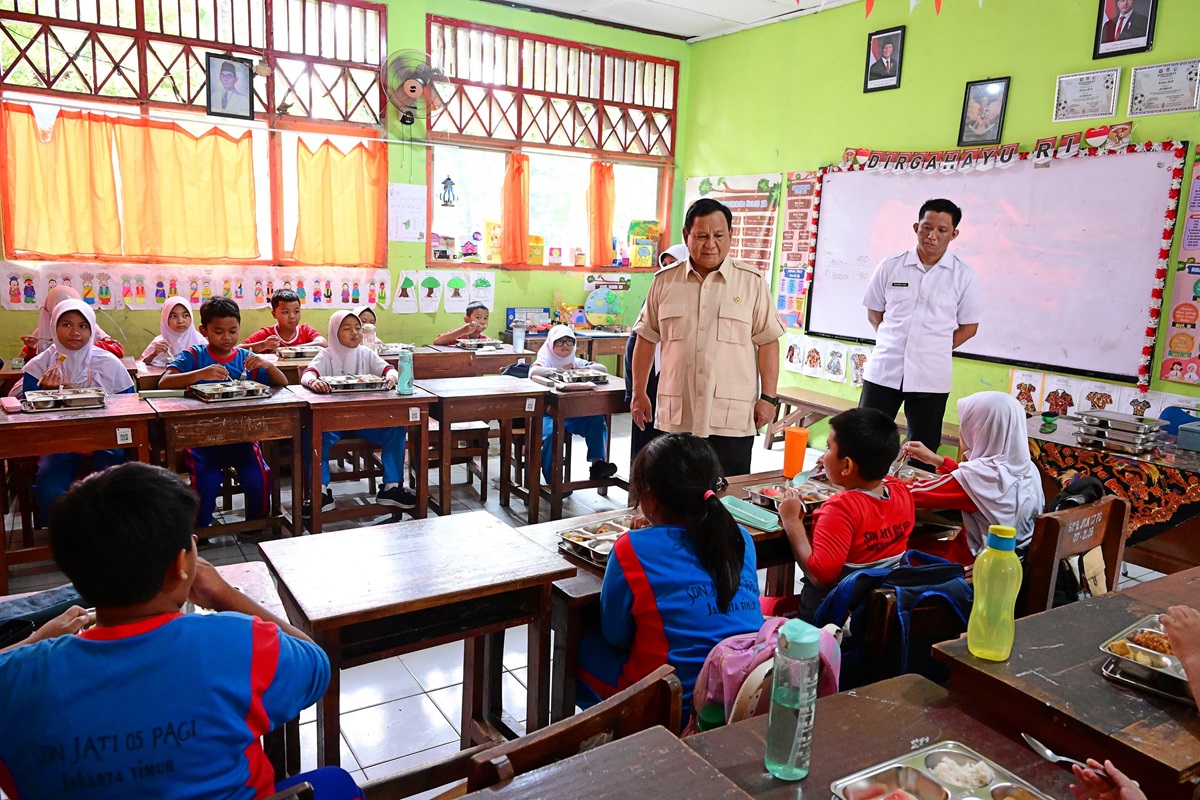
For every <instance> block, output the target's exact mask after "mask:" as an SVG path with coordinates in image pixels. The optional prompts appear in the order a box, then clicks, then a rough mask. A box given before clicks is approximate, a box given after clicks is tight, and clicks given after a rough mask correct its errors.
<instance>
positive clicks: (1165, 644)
mask: <svg viewBox="0 0 1200 800" xmlns="http://www.w3.org/2000/svg"><path fill="white" fill-rule="evenodd" d="M1129 641H1131V642H1133V643H1134V644H1136V645H1137V646H1138V647H1144V648H1146V649H1147V650H1153V651H1154V652H1156V653H1162V654H1164V655H1168V656H1173V655H1175V651H1174V650H1172V649H1171V641H1170V640H1169V639H1168V638H1167V635H1166V634H1165V633H1159V632H1158V631H1150V630H1140V631H1138V632H1137V633H1135V634H1133V635H1132V636H1130V637H1129Z"/></svg>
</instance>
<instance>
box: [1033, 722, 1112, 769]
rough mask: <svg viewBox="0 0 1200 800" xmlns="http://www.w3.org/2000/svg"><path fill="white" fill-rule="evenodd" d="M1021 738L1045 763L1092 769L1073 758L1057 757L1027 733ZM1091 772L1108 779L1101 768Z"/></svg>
mask: <svg viewBox="0 0 1200 800" xmlns="http://www.w3.org/2000/svg"><path fill="white" fill-rule="evenodd" d="M1021 738H1022V739H1024V740H1025V743H1026V744H1027V745H1029V747H1030V749H1032V750H1033V752H1035V753H1037V754H1038V755H1039V756H1041V757H1042V758H1044V759H1046V760H1047V761H1050V762H1063V763H1066V764H1077V765H1079V766H1080V767H1081V768H1083V769H1092V768H1091V767H1089V766H1088V765H1087V764H1085V763H1084V762H1082V761H1078V760H1076V759H1074V758H1069V757H1068V756H1060V755H1058V754H1057V753H1055V752H1054V751H1053V750H1051V749H1050V748H1049V747H1046V745H1044V744H1042V743H1041V742H1039V741H1038V740H1037V739H1035V738H1033V737H1032V736H1030V735H1029V734H1028V733H1022V734H1021ZM1093 771H1094V772H1098V773H1099V774H1101V775H1103V776H1104V777H1106V778H1107V777H1108V773H1107V772H1105V771H1104V768H1103V767H1101V768H1100V769H1096V770H1093ZM1110 780H1111V779H1110Z"/></svg>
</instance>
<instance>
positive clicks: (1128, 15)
mask: <svg viewBox="0 0 1200 800" xmlns="http://www.w3.org/2000/svg"><path fill="white" fill-rule="evenodd" d="M1097 2H1098V3H1099V7H1098V8H1097V10H1096V46H1095V47H1094V48H1093V49H1092V58H1110V57H1112V56H1121V55H1125V54H1126V53H1144V52H1146V51H1147V50H1149V49H1150V47H1151V46H1152V45H1153V44H1154V20H1155V17H1156V16H1157V15H1158V0H1097Z"/></svg>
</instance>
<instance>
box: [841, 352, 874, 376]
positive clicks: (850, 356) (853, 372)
mask: <svg viewBox="0 0 1200 800" xmlns="http://www.w3.org/2000/svg"><path fill="white" fill-rule="evenodd" d="M846 359H847V361H848V365H847V366H846V371H847V372H848V373H849V374H850V385H851V386H862V385H863V373H865V372H866V371H867V362H868V361H870V360H871V348H870V347H849V348H847V349H846Z"/></svg>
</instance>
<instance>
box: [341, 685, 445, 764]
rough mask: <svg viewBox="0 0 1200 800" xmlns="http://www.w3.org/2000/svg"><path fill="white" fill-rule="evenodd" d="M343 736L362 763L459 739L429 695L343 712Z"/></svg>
mask: <svg viewBox="0 0 1200 800" xmlns="http://www.w3.org/2000/svg"><path fill="white" fill-rule="evenodd" d="M342 736H343V737H344V738H345V739H346V742H347V743H348V744H349V745H350V749H351V750H353V751H354V756H355V758H356V759H357V760H358V762H359V763H360V764H362V765H363V766H374V765H375V764H382V763H383V762H385V761H392V760H393V759H397V758H401V757H402V756H407V755H410V754H412V753H418V752H420V751H422V750H428V749H429V748H431V747H437V746H438V745H443V744H446V743H448V742H453V741H455V740H456V739H458V733H457V732H456V731H455V730H454V728H453V727H452V726H451V725H450V723H449V722H447V721H446V719H445V717H443V716H442V713H441V712H440V711H439V710H438V707H437V706H436V705H434V704H433V701H431V700H430V699H429V697H427V696H426V695H423V694H419V695H414V696H412V697H405V698H404V699H402V700H393V701H392V702H390V703H384V704H383V705H378V706H371V707H370V708H364V709H362V710H361V711H351V712H350V713H348V714H343V715H342Z"/></svg>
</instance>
